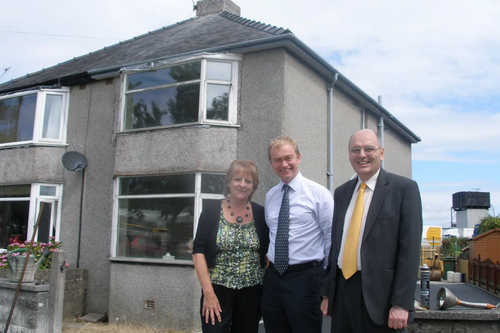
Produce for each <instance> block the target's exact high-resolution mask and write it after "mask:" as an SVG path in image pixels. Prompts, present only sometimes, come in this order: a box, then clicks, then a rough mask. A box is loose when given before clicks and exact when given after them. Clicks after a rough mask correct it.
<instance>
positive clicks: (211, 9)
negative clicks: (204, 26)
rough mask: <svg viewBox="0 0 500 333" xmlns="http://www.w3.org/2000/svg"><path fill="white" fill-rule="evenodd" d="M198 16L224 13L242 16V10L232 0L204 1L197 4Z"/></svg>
mask: <svg viewBox="0 0 500 333" xmlns="http://www.w3.org/2000/svg"><path fill="white" fill-rule="evenodd" d="M195 8H196V16H197V17H200V16H205V15H210V14H218V13H222V12H224V11H226V12H229V13H231V14H234V15H238V16H241V8H240V6H238V5H237V4H235V3H234V2H232V1H231V0H202V1H198V2H197V3H196V7H195Z"/></svg>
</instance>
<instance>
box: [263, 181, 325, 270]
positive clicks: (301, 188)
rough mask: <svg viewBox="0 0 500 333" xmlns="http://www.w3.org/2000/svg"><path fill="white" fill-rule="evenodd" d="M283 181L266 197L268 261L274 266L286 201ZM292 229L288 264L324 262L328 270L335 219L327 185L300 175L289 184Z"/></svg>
mask: <svg viewBox="0 0 500 333" xmlns="http://www.w3.org/2000/svg"><path fill="white" fill-rule="evenodd" d="M283 185H284V183H283V181H280V183H279V184H278V185H276V186H275V187H273V188H271V189H270V190H269V191H268V192H267V194H266V205H265V208H266V209H265V211H266V222H267V225H268V226H269V241H270V243H269V249H268V252H267V258H268V259H269V260H270V261H271V262H272V263H274V248H275V242H276V231H277V230H278V217H279V213H280V208H281V201H282V200H283V190H282V188H283ZM288 185H289V186H290V189H289V190H288V197H289V201H290V226H289V230H288V263H289V264H290V265H296V264H302V263H306V262H309V261H323V265H324V266H325V267H326V265H327V263H328V254H329V251H330V246H331V231H332V219H333V197H332V193H331V192H330V191H328V190H327V189H326V188H325V187H324V186H321V185H319V184H318V183H315V182H313V181H312V180H309V179H307V178H305V177H303V176H302V175H301V174H300V172H299V173H298V174H297V176H295V178H294V179H293V180H292V181H291V182H289V183H288Z"/></svg>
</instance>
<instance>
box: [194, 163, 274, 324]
mask: <svg viewBox="0 0 500 333" xmlns="http://www.w3.org/2000/svg"><path fill="white" fill-rule="evenodd" d="M225 183H226V187H225V189H224V196H225V197H224V199H222V200H221V201H220V202H214V203H211V204H208V205H207V206H205V207H204V208H203V211H202V212H201V215H200V219H199V221H198V230H197V231H196V237H195V240H194V244H193V262H194V267H195V269H196V274H197V275H198V279H199V280H200V284H201V288H202V296H201V301H200V310H201V326H202V329H203V332H204V333H207V332H229V331H231V332H248V333H257V331H258V329H259V321H260V317H261V310H260V299H261V295H262V280H263V277H264V270H265V267H266V265H267V258H266V253H267V247H268V245H269V229H268V227H267V224H266V221H265V218H264V207H262V206H261V205H259V204H256V203H254V202H251V201H250V200H251V199H252V194H253V193H254V192H255V190H256V189H257V187H258V185H259V175H258V173H257V166H256V165H255V163H253V162H251V161H240V160H236V161H233V162H232V163H231V165H230V166H229V169H228V171H227V173H226V179H225Z"/></svg>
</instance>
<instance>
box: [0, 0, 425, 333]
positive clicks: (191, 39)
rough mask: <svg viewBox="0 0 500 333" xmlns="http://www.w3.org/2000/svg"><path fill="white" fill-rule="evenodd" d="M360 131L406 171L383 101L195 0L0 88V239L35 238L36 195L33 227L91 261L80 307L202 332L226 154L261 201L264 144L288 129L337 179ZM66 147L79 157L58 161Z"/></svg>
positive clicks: (270, 180) (344, 173) (305, 154)
mask: <svg viewBox="0 0 500 333" xmlns="http://www.w3.org/2000/svg"><path fill="white" fill-rule="evenodd" d="M361 128H371V129H373V130H375V131H376V132H378V133H379V136H380V138H381V141H382V142H383V145H384V146H385V148H386V155H385V161H384V162H385V164H384V167H385V169H386V170H388V171H391V172H395V173H398V174H402V175H404V176H407V177H411V145H412V144H414V143H417V142H419V141H420V138H419V137H418V136H416V135H415V134H414V133H413V132H412V131H411V130H409V129H408V128H407V127H406V126H405V125H404V124H402V123H401V122H400V121H399V120H398V119H396V118H395V117H394V116H393V115H392V114H391V113H390V112H389V111H387V110H386V109H385V108H383V107H382V106H381V105H379V104H378V103H377V102H376V101H375V100H373V99H372V98H371V97H370V96H368V95H367V94H366V93H365V92H363V91H362V90H361V89H360V88H358V87H357V86H356V85H355V84H354V83H352V82H351V81H350V80H348V79H347V78H346V77H345V76H343V75H342V74H341V73H339V72H338V71H337V70H336V69H335V68H334V67H332V66H331V65H330V64H329V63H328V62H326V61H325V60H324V59H322V58H321V57H320V56H318V54H316V53H315V52H314V51H313V50H312V49H310V48H309V47H308V46H307V45H305V44H304V43H303V42H302V41H301V40H300V39H299V38H298V37H297V36H295V35H294V34H293V33H292V32H291V31H290V30H287V29H283V28H278V27H275V26H272V25H269V24H265V23H260V22H256V21H252V20H250V19H246V18H244V17H241V16H240V8H239V7H238V6H237V5H236V4H234V3H233V2H232V1H230V0H203V1H199V2H198V3H197V14H196V17H193V18H191V19H188V20H185V21H182V22H178V23H177V24H174V25H171V26H167V27H164V28H161V29H158V30H156V31H153V32H149V33H147V34H144V35H141V36H138V37H134V38H133V39H130V40H128V41H125V42H121V43H119V44H115V45H112V46H110V47H106V48H104V49H102V50H98V51H96V52H92V53H90V54H88V55H84V56H81V57H77V58H74V59H72V60H69V61H67V62H64V63H60V64H58V65H56V66H53V67H50V68H46V69H44V70H41V71H39V72H36V73H32V74H28V75H26V76H25V77H21V78H18V79H15V80H12V81H9V82H7V83H4V84H2V85H0V248H1V247H5V246H6V245H7V243H8V240H9V239H12V237H17V239H19V240H23V239H25V238H31V236H32V230H33V226H34V223H35V222H36V218H37V216H38V211H39V207H40V205H41V203H42V202H43V203H44V209H43V214H41V217H42V218H41V220H42V222H41V224H40V229H39V232H38V235H37V239H39V240H46V239H47V238H48V237H49V236H54V237H56V239H58V240H60V241H62V244H63V245H62V247H63V249H64V250H65V251H66V255H67V258H68V262H69V263H70V267H76V268H81V269H87V270H88V276H89V287H88V290H87V299H86V306H87V312H97V313H104V312H107V313H108V314H109V320H110V321H111V322H115V321H116V322H147V323H148V324H149V325H153V326H157V327H169V328H173V329H181V330H191V329H198V328H199V325H200V324H199V315H198V313H199V298H200V286H199V283H198V280H197V277H196V273H195V271H194V269H193V265H192V261H191V244H192V240H193V235H194V232H195V230H196V225H197V217H198V215H199V214H200V212H201V209H202V207H203V205H204V204H205V203H207V202H210V201H213V200H218V199H220V198H221V197H222V195H221V193H222V190H223V187H224V183H223V179H224V173H225V171H226V170H227V167H228V166H229V164H230V162H231V161H233V160H234V159H250V160H253V161H255V162H256V163H257V165H258V167H259V171H260V178H261V185H260V188H259V190H258V191H257V193H256V194H255V195H254V199H255V201H257V202H259V203H263V201H264V197H265V193H266V191H267V190H268V189H269V188H271V187H272V186H274V185H275V184H276V183H277V182H278V179H277V177H276V176H275V174H274V172H273V171H272V169H271V167H270V165H269V161H268V160H267V144H268V142H269V140H270V139H272V138H273V137H276V136H278V135H281V134H286V135H289V136H291V137H293V138H294V139H295V140H296V141H297V142H298V144H299V146H300V149H301V153H302V161H301V162H302V163H301V171H302V173H303V174H304V175H305V176H307V177H308V178H310V179H313V180H315V181H317V182H319V183H321V184H323V185H325V186H327V187H328V188H329V189H330V190H333V189H334V188H335V187H336V186H338V185H340V184H342V183H343V182H345V181H346V180H348V179H349V178H350V177H351V176H352V174H353V171H352V168H351V166H350V164H349V161H348V159H347V150H346V147H347V146H348V140H349V137H350V135H351V134H352V133H353V132H355V131H356V130H359V129H361ZM68 152H78V153H80V154H81V155H82V156H84V157H85V159H86V161H87V163H86V167H85V168H83V170H81V171H76V172H75V171H71V170H68V169H66V168H65V167H64V166H63V164H62V163H61V159H62V157H63V156H68V155H66V154H67V153H68ZM80 169H82V167H80Z"/></svg>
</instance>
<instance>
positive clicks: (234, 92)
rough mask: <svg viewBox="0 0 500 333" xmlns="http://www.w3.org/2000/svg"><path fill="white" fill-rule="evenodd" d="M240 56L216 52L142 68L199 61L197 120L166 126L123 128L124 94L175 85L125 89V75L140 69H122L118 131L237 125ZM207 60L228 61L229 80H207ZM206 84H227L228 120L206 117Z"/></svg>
mask: <svg viewBox="0 0 500 333" xmlns="http://www.w3.org/2000/svg"><path fill="white" fill-rule="evenodd" d="M241 59H242V58H241V56H240V55H237V54H216V55H204V56H198V57H193V58H190V59H189V60H184V61H180V62H175V63H169V64H168V66H156V67H152V68H149V69H147V70H143V72H147V71H151V70H159V69H162V68H167V67H173V66H179V65H183V64H187V63H192V62H198V61H201V74H200V81H199V82H200V97H199V100H200V102H199V106H198V122H195V123H181V124H173V125H166V126H154V127H144V128H134V129H125V117H126V110H125V108H126V96H127V93H130V92H132V93H134V92H140V91H145V90H152V89H158V88H165V87H168V86H176V85H178V84H175V85H158V86H154V87H148V88H145V89H137V90H131V91H127V87H126V85H127V77H128V75H132V74H137V73H140V71H137V70H135V71H131V70H130V71H124V76H123V79H122V99H121V105H120V131H122V132H129V131H148V130H151V129H158V128H171V127H181V126H186V125H193V124H194V125H198V124H209V125H226V126H234V125H237V114H238V110H237V108H238V87H239V83H238V77H239V62H240V61H241ZM208 61H213V62H225V63H230V64H231V65H232V66H231V82H229V81H224V80H213V79H212V80H207V78H206V68H207V62H208ZM193 82H198V80H192V81H186V82H182V84H187V83H193ZM208 84H223V85H229V91H230V94H229V100H228V109H229V110H228V120H212V119H207V112H206V109H207V98H206V97H207V94H206V92H207V85H208Z"/></svg>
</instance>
